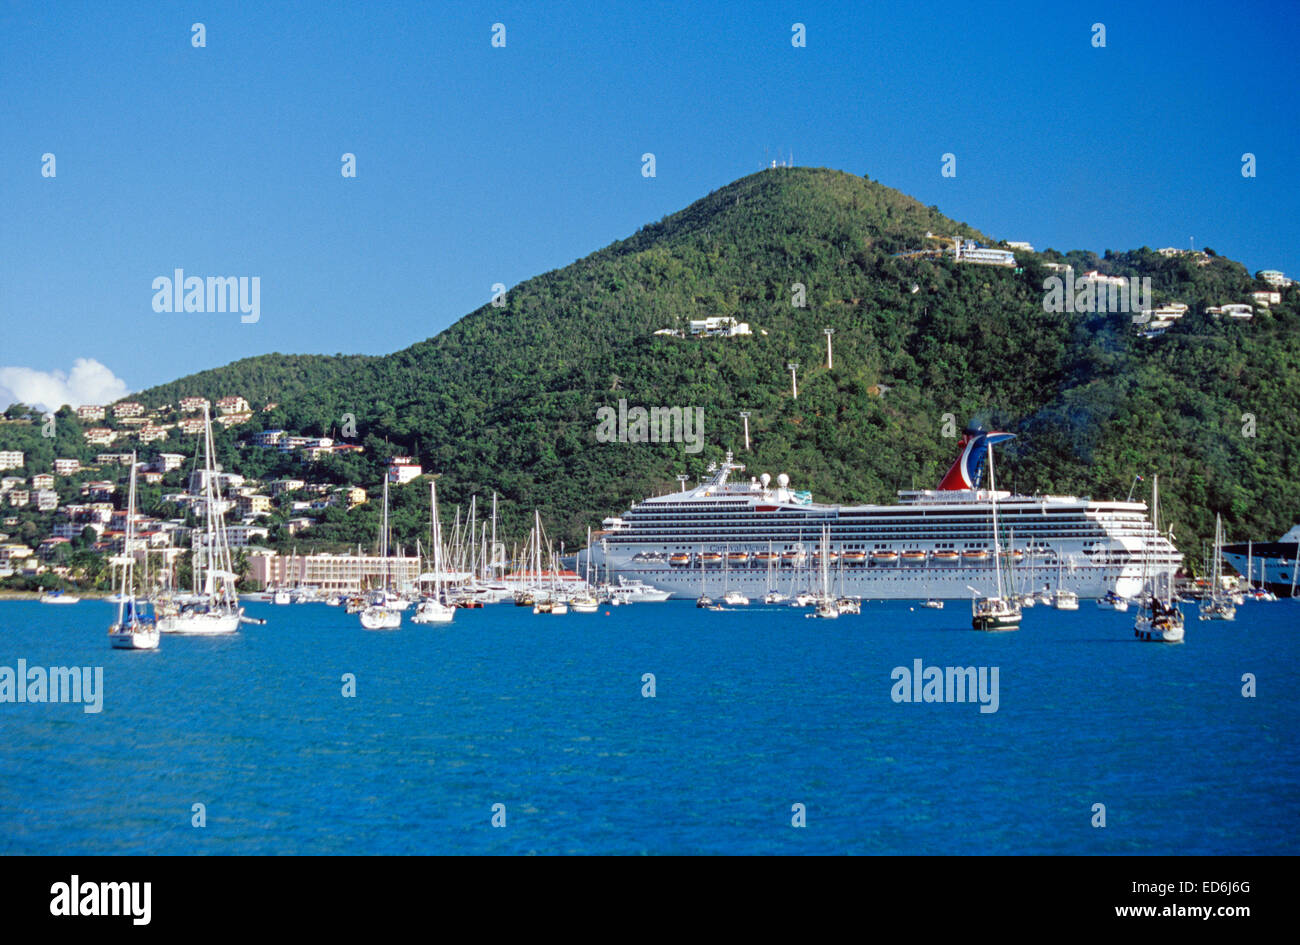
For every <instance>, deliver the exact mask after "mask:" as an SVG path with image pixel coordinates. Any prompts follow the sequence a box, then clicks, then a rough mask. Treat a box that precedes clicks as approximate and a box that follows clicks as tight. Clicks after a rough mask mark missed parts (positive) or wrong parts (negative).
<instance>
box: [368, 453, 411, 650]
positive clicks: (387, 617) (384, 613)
mask: <svg viewBox="0 0 1300 945" xmlns="http://www.w3.org/2000/svg"><path fill="white" fill-rule="evenodd" d="M379 557H380V558H381V559H382V560H383V562H384V586H383V587H382V588H381V589H379V590H377V591H375V592H374V593H373V594H371V595H370V601H369V603H368V605H367V606H366V609H365V610H363V611H361V626H362V627H364V628H365V629H366V630H396V629H397V628H398V627H400V626H401V625H402V612H401V610H400V609H399V608H398V607H397V606H396V604H397V602H398V596H397V595H396V594H394V593H393V592H392V591H391V590H389V580H388V578H389V575H388V477H387V476H385V477H384V508H383V513H382V515H381V517H380V520H379Z"/></svg>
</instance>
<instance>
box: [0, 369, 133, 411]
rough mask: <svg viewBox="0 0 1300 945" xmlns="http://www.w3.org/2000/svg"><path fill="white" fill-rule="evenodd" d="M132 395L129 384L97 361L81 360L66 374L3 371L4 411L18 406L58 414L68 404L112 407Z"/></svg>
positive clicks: (0, 392)
mask: <svg viewBox="0 0 1300 945" xmlns="http://www.w3.org/2000/svg"><path fill="white" fill-rule="evenodd" d="M130 392H131V391H130V388H128V387H127V386H126V381H124V380H122V379H121V378H120V377H118V376H117V375H115V374H114V373H113V372H112V371H110V370H109V369H108V368H106V367H105V366H104V365H102V364H100V363H99V362H98V361H96V360H95V359H94V358H77V360H76V361H74V362H72V370H71V371H69V372H68V373H66V374H65V373H63V372H62V371H37V370H34V369H32V368H25V367H0V409H2V408H3V407H8V406H9V405H10V404H15V403H23V404H28V405H30V406H32V407H39V408H40V409H42V410H58V409H59V408H60V407H62V406H63V405H64V404H68V405H69V406H72V407H79V406H81V405H82V404H109V403H112V402H113V401H115V400H120V399H121V398H123V397H125V396H126V395H127V394H129V393H130Z"/></svg>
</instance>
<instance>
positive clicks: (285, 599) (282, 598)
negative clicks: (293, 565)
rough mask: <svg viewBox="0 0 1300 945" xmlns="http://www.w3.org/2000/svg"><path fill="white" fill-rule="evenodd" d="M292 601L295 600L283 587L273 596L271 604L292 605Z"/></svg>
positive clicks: (277, 589)
mask: <svg viewBox="0 0 1300 945" xmlns="http://www.w3.org/2000/svg"><path fill="white" fill-rule="evenodd" d="M292 601H293V598H292V597H291V596H290V594H289V591H288V590H287V589H286V588H283V587H280V588H276V590H275V593H273V594H272V595H271V603H273V604H288V603H292Z"/></svg>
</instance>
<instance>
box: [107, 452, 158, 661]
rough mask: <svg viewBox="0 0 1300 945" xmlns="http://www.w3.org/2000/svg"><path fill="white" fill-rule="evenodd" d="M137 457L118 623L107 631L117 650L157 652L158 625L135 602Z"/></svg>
mask: <svg viewBox="0 0 1300 945" xmlns="http://www.w3.org/2000/svg"><path fill="white" fill-rule="evenodd" d="M134 545H135V453H132V454H131V486H130V489H129V491H128V497H127V504H126V544H125V545H124V546H123V554H122V557H121V559H120V563H121V565H122V590H121V591H120V592H119V595H118V605H117V621H116V622H115V623H114V624H112V625H111V626H110V627H109V628H108V640H109V643H110V644H112V646H113V649H115V650H156V649H158V624H157V623H156V622H155V621H154V620H153V619H151V618H150V617H149V616H148V615H147V614H146V613H142V612H141V608H140V606H139V605H138V604H137V603H136V599H135V554H134V552H135V548H134Z"/></svg>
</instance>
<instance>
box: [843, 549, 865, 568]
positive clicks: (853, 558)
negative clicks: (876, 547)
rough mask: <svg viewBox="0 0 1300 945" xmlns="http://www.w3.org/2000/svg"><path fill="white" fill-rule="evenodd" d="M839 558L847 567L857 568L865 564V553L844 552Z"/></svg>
mask: <svg viewBox="0 0 1300 945" xmlns="http://www.w3.org/2000/svg"><path fill="white" fill-rule="evenodd" d="M840 557H841V558H842V559H843V561H844V563H845V564H848V565H854V566H857V565H863V564H866V563H867V553H866V552H865V551H846V552H844V554H843V555H841V556H840Z"/></svg>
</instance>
